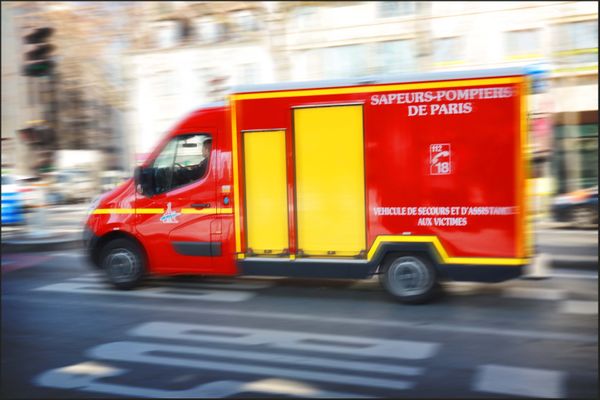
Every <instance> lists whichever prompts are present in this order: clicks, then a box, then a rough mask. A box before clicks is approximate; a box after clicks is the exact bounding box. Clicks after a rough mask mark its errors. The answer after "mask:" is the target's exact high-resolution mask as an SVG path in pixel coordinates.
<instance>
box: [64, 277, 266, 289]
mask: <svg viewBox="0 0 600 400" xmlns="http://www.w3.org/2000/svg"><path fill="white" fill-rule="evenodd" d="M103 279H104V276H103V275H100V276H78V277H76V278H71V279H69V280H68V281H69V282H82V283H83V282H86V283H87V282H89V283H101V282H102V281H103ZM146 283H147V284H149V285H151V286H152V287H155V286H157V285H158V286H160V287H162V288H164V289H165V290H166V289H169V290H172V289H178V288H183V289H186V288H188V289H202V288H206V289H235V290H260V289H266V288H269V287H272V286H273V285H275V283H273V282H235V281H226V280H222V281H217V280H208V281H206V282H202V281H198V282H178V281H174V280H169V279H153V280H149V281H147V282H146Z"/></svg>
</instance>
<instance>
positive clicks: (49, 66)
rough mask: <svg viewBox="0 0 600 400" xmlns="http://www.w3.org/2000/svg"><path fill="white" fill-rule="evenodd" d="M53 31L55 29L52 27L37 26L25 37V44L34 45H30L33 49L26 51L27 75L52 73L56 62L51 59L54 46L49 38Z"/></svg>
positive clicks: (24, 67)
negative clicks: (49, 41)
mask: <svg viewBox="0 0 600 400" xmlns="http://www.w3.org/2000/svg"><path fill="white" fill-rule="evenodd" d="M53 33H54V29H52V28H50V27H44V28H37V29H34V30H33V31H32V32H30V33H29V34H27V35H26V36H25V37H24V38H23V39H24V41H25V44H29V45H34V46H29V47H31V49H30V50H29V51H27V52H26V53H25V65H24V66H23V74H24V75H25V76H47V75H50V74H51V73H52V70H53V69H54V65H55V63H54V61H53V60H52V59H51V53H52V52H53V51H54V46H53V45H51V44H50V43H48V42H47V40H48V38H49V37H50V36H52V34H53Z"/></svg>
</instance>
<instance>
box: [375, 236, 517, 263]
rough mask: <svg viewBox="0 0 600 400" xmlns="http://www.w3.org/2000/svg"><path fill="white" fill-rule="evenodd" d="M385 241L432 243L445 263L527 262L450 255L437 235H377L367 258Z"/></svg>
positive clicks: (515, 259)
mask: <svg viewBox="0 0 600 400" xmlns="http://www.w3.org/2000/svg"><path fill="white" fill-rule="evenodd" d="M385 242H388V243H390V242H392V243H399V242H404V243H431V244H433V246H434V247H435V249H436V250H437V252H438V254H439V255H440V258H441V259H442V263H444V264H477V265H523V264H527V263H528V260H527V259H525V258H494V257H450V256H448V253H447V252H446V249H444V246H442V243H441V242H440V240H439V239H438V237H437V236H377V238H376V239H375V242H373V246H371V249H370V250H369V253H368V254H367V260H368V261H371V260H372V259H373V256H374V255H375V253H376V252H377V249H378V248H379V246H381V244H382V243H385Z"/></svg>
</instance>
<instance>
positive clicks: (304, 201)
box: [294, 105, 366, 257]
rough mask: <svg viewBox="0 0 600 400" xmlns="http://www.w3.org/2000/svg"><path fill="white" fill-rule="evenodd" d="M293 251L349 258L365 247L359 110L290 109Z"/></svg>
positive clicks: (336, 108)
mask: <svg viewBox="0 0 600 400" xmlns="http://www.w3.org/2000/svg"><path fill="white" fill-rule="evenodd" d="M294 145H295V159H296V160H295V163H296V196H297V200H296V201H297V225H298V226H297V229H298V249H299V251H301V252H302V253H303V254H304V255H309V256H333V257H335V256H342V257H343V256H355V255H358V254H359V253H360V252H361V251H363V250H364V249H365V247H366V244H365V190H364V148H363V147H364V145H363V119H362V106H360V105H356V106H354V105H352V106H331V107H316V108H312V107H311V108H297V109H295V110H294Z"/></svg>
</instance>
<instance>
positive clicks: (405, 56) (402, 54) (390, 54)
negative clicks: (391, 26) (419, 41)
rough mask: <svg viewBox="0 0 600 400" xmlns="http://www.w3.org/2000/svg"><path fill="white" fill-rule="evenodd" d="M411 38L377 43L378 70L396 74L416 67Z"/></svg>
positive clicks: (413, 44)
mask: <svg viewBox="0 0 600 400" xmlns="http://www.w3.org/2000/svg"><path fill="white" fill-rule="evenodd" d="M415 54H416V52H415V43H414V41H413V40H393V41H387V42H381V43H378V44H377V56H378V57H377V59H378V65H377V67H378V72H379V73H384V74H397V73H400V72H405V71H411V70H414V69H415V68H416V57H415Z"/></svg>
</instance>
